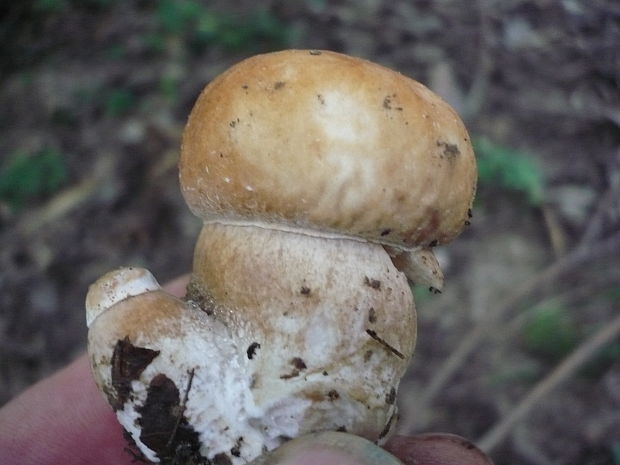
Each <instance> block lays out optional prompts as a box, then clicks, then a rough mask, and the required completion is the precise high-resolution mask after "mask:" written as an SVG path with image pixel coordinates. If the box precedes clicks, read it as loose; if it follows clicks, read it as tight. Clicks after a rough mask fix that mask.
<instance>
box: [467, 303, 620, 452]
mask: <svg viewBox="0 0 620 465" xmlns="http://www.w3.org/2000/svg"><path fill="white" fill-rule="evenodd" d="M618 336H620V314H618V316H616V317H615V318H614V319H613V320H612V321H611V322H610V323H608V324H605V325H604V326H603V327H602V328H601V329H600V330H599V331H598V332H596V333H595V334H594V335H592V336H591V337H590V338H589V339H587V340H586V341H585V342H583V343H582V344H581V345H580V346H579V347H577V349H575V350H574V351H573V352H572V353H571V354H570V355H569V356H568V357H567V358H565V359H564V361H563V362H562V363H560V364H559V365H558V366H557V367H556V368H555V369H554V370H553V371H552V372H551V373H549V375H548V376H546V377H545V378H544V379H543V380H542V381H540V382H539V383H538V384H537V385H536V386H534V388H532V390H531V391H530V392H529V393H528V394H527V395H526V396H525V397H524V398H523V399H522V400H521V402H519V403H518V404H517V406H516V407H515V408H513V409H512V410H511V411H510V413H508V415H506V416H505V417H504V418H503V419H501V420H500V421H499V422H498V423H497V424H496V425H495V426H493V427H492V428H491V429H490V430H489V431H488V432H487V433H485V434H484V436H482V438H480V439H479V440H478V441H477V444H478V446H479V447H480V448H481V449H482V450H484V451H486V452H487V453H488V452H490V451H492V450H493V449H495V448H496V447H497V446H499V445H500V444H501V443H502V441H503V440H504V439H505V438H506V436H507V435H508V433H510V431H511V430H512V428H513V426H514V425H515V424H516V423H517V422H518V421H519V420H521V419H522V418H523V417H524V416H525V415H527V413H529V411H530V410H531V409H532V408H533V407H535V406H536V405H537V404H538V403H539V402H540V401H541V400H542V399H543V398H544V397H545V396H547V395H548V394H549V393H550V392H551V391H552V390H553V389H555V388H556V387H557V386H558V385H559V384H560V383H562V382H563V381H566V380H567V379H568V378H569V377H571V376H572V375H573V374H574V373H575V372H576V371H577V370H578V369H579V368H580V367H581V366H582V365H583V364H584V363H586V362H587V361H588V360H590V358H591V357H592V356H594V355H595V354H596V353H597V352H598V351H599V350H600V349H601V348H602V347H604V346H605V345H607V344H608V343H610V342H611V341H613V340H614V339H615V338H616V337H618Z"/></svg>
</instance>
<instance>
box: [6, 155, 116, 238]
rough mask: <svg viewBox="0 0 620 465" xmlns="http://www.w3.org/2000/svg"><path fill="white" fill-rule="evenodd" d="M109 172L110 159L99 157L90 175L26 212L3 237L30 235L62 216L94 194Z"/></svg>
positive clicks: (108, 175)
mask: <svg viewBox="0 0 620 465" xmlns="http://www.w3.org/2000/svg"><path fill="white" fill-rule="evenodd" d="M111 172H112V164H111V163H110V160H108V159H107V158H105V157H103V158H101V159H100V161H99V163H97V165H96V166H95V167H94V169H93V174H92V175H90V176H88V177H86V178H84V179H82V180H81V181H80V182H79V183H77V184H75V185H73V186H71V187H68V188H66V189H64V190H62V191H61V192H59V193H58V194H56V195H55V196H54V197H52V198H51V199H50V200H49V201H48V202H47V203H46V204H45V205H43V206H42V207H39V208H36V209H34V210H32V211H30V212H28V213H26V214H25V215H24V216H23V217H21V218H20V219H19V220H18V222H17V223H16V224H15V226H13V227H12V228H11V229H10V230H9V231H8V232H7V233H4V234H3V238H7V237H16V236H20V235H23V236H31V235H32V234H35V233H36V232H37V231H39V230H40V229H41V228H42V227H44V226H46V225H48V224H50V223H53V222H55V221H58V220H59V219H61V218H63V217H64V216H65V215H67V214H68V213H69V212H71V211H72V210H73V209H75V208H77V207H79V206H80V205H82V204H83V203H85V202H86V201H87V200H88V199H90V198H91V197H92V196H93V195H95V194H96V193H97V192H98V191H99V188H100V186H101V185H102V184H103V182H105V181H106V180H107V179H109V177H110V173H111Z"/></svg>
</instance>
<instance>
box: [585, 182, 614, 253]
mask: <svg viewBox="0 0 620 465" xmlns="http://www.w3.org/2000/svg"><path fill="white" fill-rule="evenodd" d="M617 199H618V186H616V185H614V184H613V183H612V184H611V185H610V186H609V188H608V189H607V191H606V192H605V193H604V194H603V196H602V197H601V199H600V200H599V202H598V205H597V206H596V210H595V211H594V213H593V214H592V216H591V217H590V218H589V220H588V222H587V225H588V226H587V228H586V230H585V231H584V233H583V235H582V236H581V239H580V241H579V245H583V244H587V243H589V242H592V241H593V240H595V239H596V238H597V237H598V236H600V234H601V230H602V229H603V221H604V219H605V215H606V214H607V213H608V212H609V209H610V208H611V206H612V205H613V203H614V202H615V201H617Z"/></svg>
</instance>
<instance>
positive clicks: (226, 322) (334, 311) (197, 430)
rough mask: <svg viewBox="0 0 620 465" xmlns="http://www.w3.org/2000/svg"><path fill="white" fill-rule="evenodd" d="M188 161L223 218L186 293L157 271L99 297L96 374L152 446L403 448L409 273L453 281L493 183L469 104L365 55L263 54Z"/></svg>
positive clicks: (211, 114) (171, 453)
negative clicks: (486, 176)
mask: <svg viewBox="0 0 620 465" xmlns="http://www.w3.org/2000/svg"><path fill="white" fill-rule="evenodd" d="M179 170H180V181H181V189H182V192H183V195H184V197H185V200H186V201H187V203H188V205H189V207H190V209H191V210H192V211H193V212H194V213H195V214H196V215H197V216H198V217H200V218H201V219H202V220H203V222H204V226H203V229H202V232H201V233H200V236H199V238H198V243H197V245H196V249H195V255H194V267H193V273H192V278H191V282H190V285H189V288H188V295H187V296H186V299H185V300H179V299H176V298H174V297H172V296H170V295H168V294H166V293H164V292H162V291H161V290H160V289H158V287H157V285H156V284H153V283H155V280H154V278H152V277H150V274H147V273H148V272H146V271H145V270H140V269H130V270H129V269H121V270H117V271H116V272H112V273H109V274H107V275H105V276H104V277H103V278H101V279H100V280H99V281H97V282H96V283H95V284H93V285H92V286H91V289H90V291H89V294H88V297H87V302H88V304H87V307H88V309H87V312H88V320H89V354H90V358H91V363H92V369H93V373H94V375H95V379H96V381H97V384H98V385H99V387H100V389H101V390H102V391H103V393H104V394H105V395H106V397H107V399H108V401H109V402H110V404H111V405H112V407H113V408H114V410H115V411H116V414H117V417H118V419H119V421H120V423H121V424H122V425H123V427H124V428H125V430H126V431H127V432H128V433H129V435H130V436H131V439H132V440H133V441H134V442H135V444H136V446H137V447H138V448H139V450H140V451H141V453H142V454H143V455H144V457H145V458H147V459H148V460H151V461H153V462H158V461H161V462H164V463H177V462H175V460H177V461H178V459H179V457H185V456H187V457H194V458H195V459H196V461H197V459H198V458H201V459H202V458H206V459H208V460H211V461H213V463H233V464H235V465H236V464H242V463H247V462H248V461H251V460H253V459H254V458H255V457H257V456H259V455H260V454H261V453H262V452H264V451H265V450H271V449H273V448H275V447H277V446H279V445H280V444H281V443H283V442H284V441H286V440H287V439H289V438H291V437H296V436H299V435H302V434H305V433H311V432H317V431H325V430H334V431H347V432H350V433H354V434H357V435H359V436H363V437H365V438H367V439H369V440H371V441H375V442H378V443H381V442H383V441H385V440H386V439H387V437H388V436H389V434H390V431H391V430H392V428H393V426H394V423H395V419H396V416H397V414H396V404H395V397H396V392H397V390H398V384H399V380H400V378H401V376H402V375H403V373H404V371H405V369H406V367H407V364H408V361H409V359H410V357H411V355H412V353H413V348H414V343H415V334H416V322H415V309H414V303H413V297H412V294H411V290H410V287H409V284H408V282H407V277H409V278H410V279H412V280H417V281H419V282H420V283H422V284H426V285H430V286H433V287H436V288H438V287H440V286H441V283H442V279H443V278H442V277H441V273H440V271H439V267H438V265H437V262H436V260H435V258H434V256H433V254H432V251H431V248H432V247H433V246H435V245H438V244H443V243H446V242H448V241H449V240H451V239H453V238H454V237H455V236H456V235H458V234H459V233H460V232H461V230H462V229H463V227H464V225H465V223H466V222H467V220H468V212H469V209H470V208H471V203H472V198H473V194H474V191H475V179H476V169H475V160H474V154H473V151H472V147H471V144H470V141H469V137H468V135H467V132H466V130H465V128H464V126H463V124H462V122H461V120H460V119H459V117H458V116H457V115H456V113H455V112H454V111H453V110H452V109H451V108H450V107H449V106H448V105H447V104H446V103H445V102H444V101H442V100H441V99H440V98H439V97H437V96H436V95H435V94H433V93H432V92H431V91H430V90H428V89H427V88H426V87H424V86H423V85H422V84H420V83H418V82H416V81H413V80H411V79H409V78H407V77H405V76H403V75H401V74H399V73H396V72H394V71H391V70H389V69H386V68H384V67H382V66H379V65H376V64H373V63H370V62H368V61H365V60H361V59H358V58H352V57H349V56H346V55H342V54H338V53H333V52H327V51H304V50H290V51H282V52H276V53H270V54H264V55H258V56H255V57H252V58H249V59H247V60H245V61H242V62H241V63H239V64H237V65H235V66H233V67H232V68H230V69H229V70H228V71H226V72H224V73H223V74H222V75H220V76H219V77H217V78H216V79H214V80H213V81H212V82H211V83H210V84H209V85H208V86H207V87H206V88H205V89H204V91H203V92H202V94H201V95H200V97H199V98H198V101H197V102H196V104H195V106H194V108H193V110H192V112H191V115H190V117H189V121H188V122H187V126H186V128H185V131H184V134H183V143H182V150H181V157H180V162H179ZM127 279H129V284H122V283H124V282H126V281H127Z"/></svg>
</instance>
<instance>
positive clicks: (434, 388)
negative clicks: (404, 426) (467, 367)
mask: <svg viewBox="0 0 620 465" xmlns="http://www.w3.org/2000/svg"><path fill="white" fill-rule="evenodd" d="M618 249H620V232H617V233H615V234H614V235H612V236H611V237H610V238H608V239H606V240H603V241H601V242H599V243H597V244H594V245H583V246H581V247H578V248H577V249H574V250H573V251H572V252H570V253H568V254H567V255H565V256H564V257H562V258H560V259H558V260H557V261H555V262H554V263H553V264H551V265H550V266H548V267H547V268H546V269H544V270H542V271H541V272H540V273H538V274H537V275H535V276H534V277H532V278H531V279H529V280H528V281H526V282H524V283H523V284H522V285H521V286H519V287H518V288H517V289H516V290H515V291H514V292H513V293H512V294H511V295H509V296H508V298H506V300H504V301H503V302H502V303H500V304H499V305H498V306H497V307H496V308H494V309H489V310H487V311H486V316H487V318H486V319H483V320H482V321H481V322H480V323H479V324H478V325H476V326H474V327H473V328H472V329H471V330H470V331H469V333H468V334H466V335H465V337H464V338H463V339H462V340H461V343H460V344H459V345H458V346H457V347H456V349H454V350H453V351H452V353H451V355H450V356H449V357H448V359H447V360H446V361H445V362H444V363H443V364H442V365H441V366H440V367H439V369H438V370H437V372H436V373H435V375H434V376H433V378H432V379H431V381H430V383H429V384H428V387H427V388H426V389H425V391H424V392H423V393H422V395H421V396H420V400H419V407H418V408H419V410H426V409H427V408H428V407H429V406H430V405H431V403H432V402H433V400H434V399H435V397H436V395H437V394H438V393H439V392H440V391H441V390H442V389H443V387H444V386H445V385H446V383H447V382H448V381H449V380H450V379H451V378H452V376H453V375H454V374H455V372H456V371H457V370H458V369H459V368H460V367H461V366H463V363H464V362H465V360H466V359H467V358H468V357H469V356H470V355H471V353H472V352H473V351H474V349H475V348H476V347H477V346H478V344H479V343H480V341H481V340H482V339H483V338H484V336H485V335H486V334H487V332H490V331H491V330H492V329H493V328H494V327H495V324H496V322H497V321H499V320H500V319H501V318H503V317H504V316H505V315H507V314H509V313H511V312H513V311H514V310H515V309H516V308H518V306H519V305H520V304H521V303H522V302H523V301H524V300H525V299H526V298H527V297H529V296H531V295H533V294H534V293H535V292H537V291H539V290H540V289H543V288H544V287H545V286H547V285H549V284H550V283H552V282H553V281H555V280H556V279H557V278H558V277H560V276H561V275H563V274H564V273H566V272H567V271H569V270H572V269H574V268H576V267H578V266H581V265H583V264H585V263H587V262H591V261H594V260H597V259H599V258H601V257H604V256H608V255H610V253H611V252H614V251H617V250H618Z"/></svg>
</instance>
